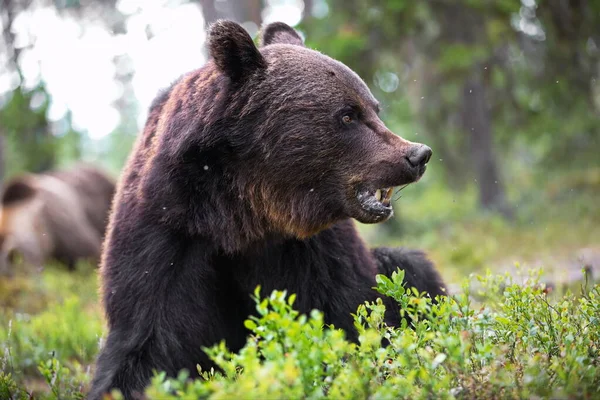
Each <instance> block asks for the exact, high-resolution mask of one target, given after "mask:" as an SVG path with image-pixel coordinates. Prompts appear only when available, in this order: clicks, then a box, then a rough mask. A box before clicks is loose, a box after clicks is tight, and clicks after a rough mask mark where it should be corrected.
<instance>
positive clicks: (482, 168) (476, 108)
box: [461, 66, 509, 216]
mask: <svg viewBox="0 0 600 400" xmlns="http://www.w3.org/2000/svg"><path fill="white" fill-rule="evenodd" d="M481 70H482V68H480V67H479V66H475V67H474V68H473V69H472V71H471V73H470V75H469V77H468V78H467V80H466V82H465V84H464V87H463V96H462V97H463V103H462V112H461V120H462V125H463V129H464V130H465V132H467V133H468V138H469V149H466V150H467V151H468V153H467V155H468V156H470V157H471V161H472V165H473V168H474V169H475V176H476V178H475V179H476V184H477V187H478V190H479V204H480V206H481V207H482V208H484V209H488V210H495V211H500V212H502V213H503V214H504V215H506V216H508V215H509V212H508V208H507V206H506V197H505V194H504V186H503V184H502V182H501V181H500V177H499V175H498V167H497V163H496V157H495V154H494V140H493V135H492V118H491V113H490V106H489V104H488V102H487V98H486V91H487V88H486V84H485V81H484V79H483V76H482V75H483V74H482V73H481Z"/></svg>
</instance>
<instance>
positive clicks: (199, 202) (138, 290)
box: [89, 21, 444, 399]
mask: <svg viewBox="0 0 600 400" xmlns="http://www.w3.org/2000/svg"><path fill="white" fill-rule="evenodd" d="M262 40H263V46H262V47H261V48H260V49H257V48H256V46H255V45H254V43H253V42H252V40H251V38H250V37H249V35H248V34H247V33H246V32H245V31H244V30H243V29H242V28H241V27H240V26H239V25H237V24H235V23H232V22H228V21H221V22H217V23H216V24H215V25H213V27H212V28H211V32H210V35H209V48H210V51H211V55H212V57H213V60H212V61H210V62H209V63H207V64H206V65H205V66H204V67H202V68H200V69H199V70H197V71H194V72H191V73H189V74H187V75H185V76H183V77H182V78H181V79H180V80H179V81H177V82H176V83H175V84H174V85H173V86H172V87H171V88H170V89H168V90H167V91H166V92H163V93H162V94H161V95H160V96H159V97H157V99H156V100H155V102H154V103H153V105H152V107H151V109H150V112H149V116H148V121H147V124H146V127H145V129H144V132H143V134H142V135H141V137H140V138H139V140H138V142H137V145H136V147H135V149H134V151H133V152H132V154H131V156H130V159H129V161H128V165H127V167H126V169H125V171H124V173H123V175H122V177H121V180H120V183H119V186H118V191H117V195H116V197H115V208H114V212H113V214H112V217H111V223H110V228H109V231H108V236H107V241H106V246H105V251H104V252H103V259H102V267H101V274H102V282H103V301H104V307H105V309H106V315H107V319H108V328H109V332H108V337H107V340H106V344H105V346H104V348H103V349H102V351H101V354H100V356H99V359H98V363H97V372H96V376H95V378H94V382H93V387H92V390H91V392H90V395H89V398H90V399H99V398H100V397H101V395H102V394H103V393H106V392H107V391H108V390H110V389H112V388H118V389H120V390H122V391H123V393H124V394H125V396H126V397H127V398H133V397H136V396H139V395H140V394H141V393H142V392H143V389H144V387H145V386H146V384H147V383H148V382H149V379H150V377H151V374H152V370H153V369H157V370H162V371H166V372H167V373H168V374H169V375H170V376H174V375H176V374H177V373H178V371H179V370H181V369H183V368H186V369H188V370H189V371H190V372H191V373H195V372H196V365H197V364H199V365H200V366H201V367H202V368H205V369H206V368H209V367H211V366H212V365H213V364H212V362H211V361H210V360H208V358H207V357H206V354H204V352H203V351H202V350H201V348H202V347H203V346H210V345H212V344H214V343H216V342H218V341H220V340H222V339H225V340H226V342H227V345H228V346H229V347H230V348H231V349H233V350H238V349H239V348H241V347H242V346H243V344H244V342H245V339H246V335H247V331H246V330H245V328H244V326H243V321H244V319H245V318H246V317H247V316H248V315H249V314H251V313H252V312H253V303H252V300H251V297H250V294H251V293H252V291H253V290H254V288H255V287H256V285H258V284H260V285H262V287H263V293H269V292H270V291H271V290H273V289H287V290H288V291H289V292H291V293H296V294H297V295H298V296H297V302H296V306H297V308H298V309H299V310H300V311H302V312H309V311H310V310H311V309H314V308H317V309H320V310H322V311H323V312H324V313H325V319H326V321H327V323H329V324H334V325H335V326H336V327H338V328H343V329H344V330H345V331H346V332H347V335H348V337H349V338H350V339H351V340H356V339H357V337H356V331H355V330H354V327H353V322H352V317H351V315H350V314H351V313H352V312H355V311H356V307H357V306H358V305H359V304H361V303H362V302H364V301H368V300H374V299H375V298H376V297H377V294H376V293H375V291H373V290H372V287H373V286H374V285H375V275H376V274H377V273H386V274H390V273H391V271H392V270H395V269H396V268H402V269H405V270H406V271H407V273H406V277H407V284H408V285H411V286H417V288H418V289H419V290H421V291H427V292H428V293H430V294H431V295H437V294H441V293H443V290H444V288H443V286H444V285H443V282H442V280H441V278H440V277H439V275H438V273H437V272H436V270H435V268H434V267H433V265H432V264H431V263H430V262H429V261H427V259H426V258H425V256H424V255H423V254H422V253H419V252H416V251H405V250H402V249H380V251H377V252H375V253H372V252H371V250H369V249H368V248H367V247H366V246H365V244H364V243H363V241H362V240H361V239H360V237H359V235H358V233H357V232H356V229H355V227H354V224H353V222H352V220H351V218H355V219H358V220H359V221H362V222H367V223H374V222H380V221H382V220H384V219H385V217H382V216H381V215H377V214H374V213H372V212H368V211H366V209H365V208H364V207H363V206H361V205H360V204H359V203H358V202H357V190H359V189H360V188H362V187H369V188H380V187H386V186H397V185H400V184H404V183H408V182H413V181H415V180H417V179H418V178H419V177H420V176H421V175H422V173H423V172H424V168H425V167H424V164H423V163H420V164H418V165H412V164H411V163H409V161H408V160H409V157H410V156H411V155H413V154H414V152H415V149H419V148H421V147H419V146H421V145H417V144H414V143H411V142H408V141H406V140H404V139H402V138H400V137H399V136H396V135H394V134H393V133H392V132H390V131H389V130H388V129H387V128H386V127H385V125H384V124H383V122H382V121H381V120H380V119H379V117H378V116H377V111H378V104H377V101H376V100H375V99H374V98H373V96H372V95H371V93H370V92H369V90H368V88H367V86H366V85H365V84H364V82H363V81H362V80H361V79H360V78H359V77H358V76H357V75H356V74H355V73H354V72H352V71H351V70H350V69H348V68H347V67H346V66H344V65H343V64H341V63H339V62H337V61H334V60H332V59H330V58H328V57H326V56H324V55H322V54H320V53H317V52H315V51H312V50H309V49H307V48H305V47H304V46H303V45H302V41H301V39H300V38H299V36H298V35H297V33H296V32H295V31H294V30H293V29H292V28H290V27H288V26H286V25H284V24H280V23H278V24H272V25H269V26H267V27H266V28H265V29H264V30H263V33H262ZM350 114H351V115H352V117H353V118H352V119H351V120H350V122H348V121H347V120H345V119H343V118H342V117H343V116H345V115H350ZM343 120H345V121H346V122H342V121H343ZM391 308H392V307H391ZM388 322H389V323H390V324H397V323H398V322H399V315H398V313H394V312H390V313H389V314H388Z"/></svg>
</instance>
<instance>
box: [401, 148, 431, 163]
mask: <svg viewBox="0 0 600 400" xmlns="http://www.w3.org/2000/svg"><path fill="white" fill-rule="evenodd" d="M432 154H433V151H431V148H430V147H429V146H426V145H424V144H420V143H419V144H415V145H413V148H412V149H411V150H410V152H409V153H408V155H407V156H406V159H407V160H408V163H409V164H410V165H411V166H413V167H416V168H420V167H424V166H425V164H427V163H428V162H429V159H430V158H431V155H432Z"/></svg>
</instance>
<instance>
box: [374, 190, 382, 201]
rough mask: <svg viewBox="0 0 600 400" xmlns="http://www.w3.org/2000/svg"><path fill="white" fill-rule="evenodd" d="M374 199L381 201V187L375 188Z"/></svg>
mask: <svg viewBox="0 0 600 400" xmlns="http://www.w3.org/2000/svg"><path fill="white" fill-rule="evenodd" d="M375 199H376V200H377V201H381V189H377V190H376V191H375Z"/></svg>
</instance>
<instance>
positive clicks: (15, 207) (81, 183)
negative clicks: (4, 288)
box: [0, 164, 115, 276]
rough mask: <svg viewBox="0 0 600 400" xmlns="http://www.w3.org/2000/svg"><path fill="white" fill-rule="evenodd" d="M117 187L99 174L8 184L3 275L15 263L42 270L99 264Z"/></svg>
mask: <svg viewBox="0 0 600 400" xmlns="http://www.w3.org/2000/svg"><path fill="white" fill-rule="evenodd" d="M114 192H115V182H114V180H113V179H112V178H111V177H109V176H108V175H107V174H105V173H104V172H102V171H100V170H99V169H97V168H95V167H93V166H90V165H84V164H78V165H75V166H73V167H72V168H70V169H68V170H57V171H49V172H45V173H42V174H26V175H21V176H19V177H16V178H14V179H13V180H11V181H9V182H8V183H7V184H6V187H5V188H4V191H3V193H2V200H1V203H2V204H1V208H0V275H4V276H11V275H13V274H14V272H15V265H14V264H15V261H16V260H17V259H22V260H23V262H25V263H26V264H27V265H30V266H35V267H41V266H43V265H44V263H46V262H47V261H50V260H56V261H59V262H61V263H63V264H65V265H66V266H67V267H68V268H69V269H70V270H73V269H75V265H76V263H77V262H78V261H80V260H87V261H91V262H94V263H97V262H98V261H99V258H100V249H101V245H102V240H103V237H104V231H105V229H106V225H107V222H108V214H109V210H110V207H111V202H112V198H113V195H114Z"/></svg>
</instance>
